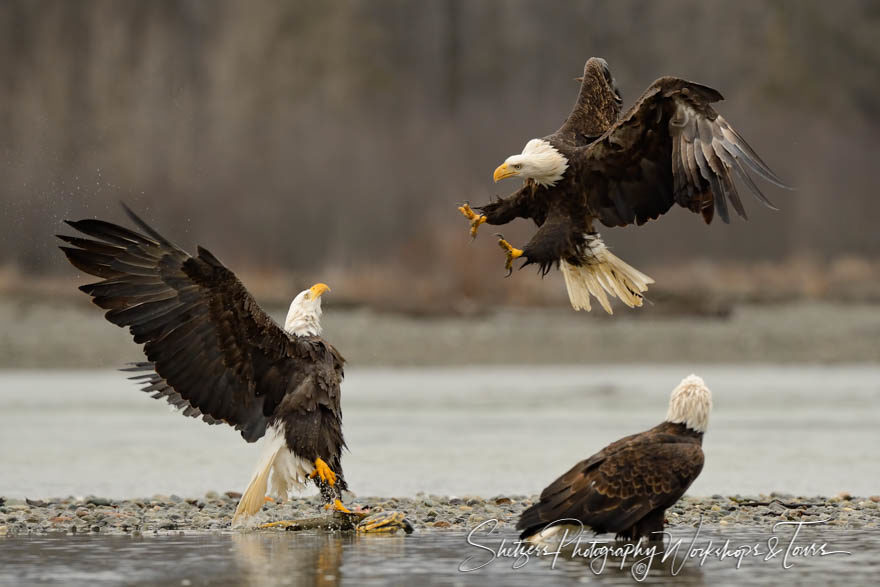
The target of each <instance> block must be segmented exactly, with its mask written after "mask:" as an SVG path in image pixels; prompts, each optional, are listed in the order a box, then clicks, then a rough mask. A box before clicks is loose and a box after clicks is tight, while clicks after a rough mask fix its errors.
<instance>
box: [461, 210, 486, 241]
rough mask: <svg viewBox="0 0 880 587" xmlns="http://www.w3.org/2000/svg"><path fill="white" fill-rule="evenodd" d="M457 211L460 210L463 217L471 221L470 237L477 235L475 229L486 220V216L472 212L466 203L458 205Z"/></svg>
mask: <svg viewBox="0 0 880 587" xmlns="http://www.w3.org/2000/svg"><path fill="white" fill-rule="evenodd" d="M458 211H459V212H461V213H462V214H463V215H464V217H465V218H467V219H468V220H470V221H471V238H476V237H477V229H478V228H480V225H481V224H482V223H484V222H486V217H485V216H483V215H482V214H477V213H476V212H474V211H473V210H472V209H471V207H470V206H469V205H468V204H463V205H461V206H459V207H458Z"/></svg>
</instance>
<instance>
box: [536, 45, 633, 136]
mask: <svg viewBox="0 0 880 587" xmlns="http://www.w3.org/2000/svg"><path fill="white" fill-rule="evenodd" d="M620 104H621V99H620V92H619V91H618V90H617V87H616V85H615V84H614V78H612V77H611V71H610V70H609V69H608V64H607V63H606V62H605V60H604V59H599V58H597V57H592V58H591V59H590V60H589V61H587V63H586V64H585V65H584V75H583V77H582V78H581V89H580V92H579V93H578V98H577V102H575V104H574V108H572V110H571V113H570V114H569V115H568V118H567V119H566V121H565V123H563V125H562V127H561V128H560V129H559V130H558V131H556V132H555V133H554V134H553V136H554V137H556V138H557V139H558V140H560V141H563V142H566V143H568V144H571V145H573V146H575V145H576V146H582V145H587V144H589V143H590V142H592V141H594V140H596V139H597V138H598V137H600V136H602V134H604V133H605V131H607V130H608V129H609V128H610V127H611V125H612V124H614V122H615V121H616V120H617V117H618V116H619V115H620Z"/></svg>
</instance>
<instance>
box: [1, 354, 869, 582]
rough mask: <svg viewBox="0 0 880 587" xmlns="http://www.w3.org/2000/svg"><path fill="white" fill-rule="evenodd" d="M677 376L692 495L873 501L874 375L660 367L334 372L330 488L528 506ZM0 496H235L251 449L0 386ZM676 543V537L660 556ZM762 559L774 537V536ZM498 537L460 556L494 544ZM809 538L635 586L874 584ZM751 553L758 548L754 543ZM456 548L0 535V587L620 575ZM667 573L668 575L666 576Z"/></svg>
mask: <svg viewBox="0 0 880 587" xmlns="http://www.w3.org/2000/svg"><path fill="white" fill-rule="evenodd" d="M691 371H695V372H697V373H698V374H700V375H702V376H703V377H704V378H705V380H706V382H707V383H708V384H709V386H710V387H711V388H712V390H713V394H714V411H713V413H712V417H711V421H710V426H709V431H708V433H707V435H706V438H705V442H704V449H705V452H706V466H705V469H704V470H703V473H702V475H701V476H700V478H699V479H698V480H697V481H696V482H695V483H694V485H693V487H692V488H691V490H690V494H692V495H709V494H713V493H722V494H734V493H740V494H755V493H769V492H770V491H781V492H788V493H794V494H799V495H816V494H823V495H829V494H835V493H837V492H840V491H848V492H850V493H852V494H855V495H870V494H876V493H880V460H878V459H877V458H876V447H877V446H878V445H880V426H878V423H880V413H878V406H880V368H878V367H872V366H834V367H825V366H811V367H774V366H758V367H756V366H748V367H745V366H743V367H736V366H724V367H718V366H706V365H703V366H663V367H656V366H655V367H645V366H639V367H625V366H615V367H583V368H580V367H555V368H531V367H530V368H516V367H512V368H499V367H491V368H476V367H469V368H461V369H459V368H455V369H388V370H385V369H371V370H355V369H353V370H350V371H349V372H348V374H347V378H346V382H345V384H344V388H343V396H344V399H343V407H344V412H345V433H346V438H347V440H348V443H349V445H350V447H351V452H350V453H347V454H346V455H345V457H344V460H343V464H344V467H345V473H346V477H347V478H348V481H349V484H350V486H351V487H352V488H353V489H354V490H355V491H356V492H357V493H358V494H360V495H364V496H368V495H382V496H395V495H396V496H404V495H413V494H415V493H417V492H419V491H424V492H427V493H433V494H447V495H448V494H453V495H471V494H473V495H482V496H487V497H488V496H494V495H497V494H531V493H536V492H538V491H539V490H540V489H541V488H542V487H544V486H545V485H546V484H547V483H548V482H549V481H551V480H552V479H554V478H555V477H556V476H557V475H558V474H560V473H562V472H563V471H565V470H566V469H567V468H568V467H569V466H570V465H571V464H573V463H574V462H575V461H577V460H579V459H582V458H584V457H586V456H588V455H589V454H591V453H592V452H594V451H596V450H598V449H599V448H601V447H602V446H604V445H605V444H607V443H608V442H610V441H612V440H615V439H617V438H619V437H620V436H623V435H625V434H629V433H631V432H634V431H638V430H641V429H644V428H647V427H649V426H651V425H653V424H655V423H657V422H658V421H660V420H661V419H662V418H663V416H664V415H665V412H666V403H667V400H668V396H669V391H670V390H671V389H672V388H673V387H674V386H675V385H676V383H677V382H678V381H679V379H680V378H681V377H683V376H684V375H687V374H688V373H690V372H691ZM0 409H2V415H0V418H2V426H0V495H5V496H7V497H25V496H27V497H32V498H34V497H55V496H67V495H76V496H79V495H87V494H95V495H100V496H105V497H115V498H123V497H136V496H149V495H152V494H157V493H158V494H178V495H182V496H187V497H189V496H199V495H201V494H203V493H205V492H206V491H209V490H219V491H225V490H229V489H237V490H240V489H241V488H242V487H243V486H244V485H245V483H246V482H247V480H248V478H249V476H250V472H251V467H252V466H253V465H254V463H255V461H256V459H257V453H258V449H257V448H256V447H254V446H252V445H246V444H245V443H244V442H242V441H241V439H240V438H239V437H238V436H237V435H236V434H235V433H234V432H233V431H231V430H229V429H225V428H224V427H219V426H218V427H209V426H206V425H205V424H204V423H202V422H199V421H196V420H191V419H187V418H183V417H181V416H179V415H177V414H173V413H170V410H169V408H168V407H167V406H165V405H164V404H162V403H161V402H158V401H156V400H152V399H150V398H149V397H148V396H147V395H146V394H143V393H140V392H138V391H137V389H136V387H135V386H134V385H133V384H132V383H131V382H129V381H127V380H126V379H125V378H124V376H123V374H120V373H117V372H112V371H98V372H95V371H45V372H37V371H7V372H0ZM693 535H694V530H691V529H688V528H676V529H675V530H674V532H673V537H672V543H674V542H675V541H676V540H681V541H683V542H684V544H685V546H684V547H682V554H683V553H684V552H686V550H687V549H686V547H687V545H688V544H689V543H690V541H691V540H692V539H693ZM780 536H781V538H780V542H779V546H778V547H777V548H779V547H785V546H786V545H787V544H788V542H790V537H791V529H790V528H786V529H782V530H781V531H780ZM502 538H507V539H508V540H512V539H513V538H514V536H513V535H506V534H501V535H500V536H497V535H493V536H484V537H483V538H482V539H478V540H477V541H478V542H480V543H481V544H483V545H484V546H490V547H497V546H498V543H499V542H500V540H501V539H502ZM770 538H771V535H770V531H769V530H766V529H762V530H756V529H751V528H741V529H736V530H730V531H725V532H723V533H722V532H720V531H719V530H718V529H703V530H702V531H701V534H700V536H699V539H698V540H696V542H695V544H696V545H697V546H706V544H707V542H708V541H709V540H712V541H714V544H715V546H718V545H719V544H721V543H723V542H724V541H725V540H730V543H729V546H730V548H732V549H734V550H736V549H737V548H739V551H740V552H742V548H741V547H743V546H744V545H752V544H762V545H766V544H767V541H768V539H770ZM825 542H827V547H826V551H839V550H842V551H848V552H850V553H851V554H849V555H844V554H837V555H827V556H819V555H818V554H815V553H814V554H813V555H811V556H801V557H796V558H794V559H793V560H794V564H793V566H792V567H791V568H788V569H785V568H784V567H783V563H782V560H781V558H782V555H779V556H776V557H772V558H771V559H770V560H765V557H766V553H765V554H764V556H760V555H757V554H756V555H754V556H751V555H750V556H746V557H745V558H744V560H743V563H742V568H740V569H737V568H736V560H735V559H733V558H729V557H728V558H726V559H724V560H718V558H717V556H710V557H709V558H708V559H707V560H706V561H705V562H704V563H702V564H700V562H699V560H698V558H699V557H697V558H691V559H689V560H688V561H687V562H686V563H685V564H684V565H683V566H681V565H679V567H680V568H677V567H676V565H674V564H669V563H666V564H660V563H659V562H655V563H654V564H653V565H652V567H651V573H650V575H649V582H650V583H652V584H655V583H669V584H673V583H674V584H695V585H697V584H704V583H705V584H719V583H720V584H765V583H780V582H785V583H789V582H790V583H799V584H806V583H815V584H829V583H835V582H837V583H842V584H849V585H857V584H866V583H868V582H869V581H870V580H873V579H875V578H876V576H877V573H878V571H880V566H878V565H880V535H878V533H877V532H876V531H860V530H854V531H841V530H833V529H831V528H805V529H803V531H802V533H801V535H800V536H799V538H798V540H797V541H796V544H799V545H802V546H809V545H811V544H815V545H816V546H815V547H814V548H818V545H821V544H822V543H825ZM765 548H766V547H765ZM487 553H488V551H487V550H485V549H482V548H478V547H475V546H470V545H468V543H467V537H466V535H465V534H464V533H462V532H441V531H423V532H417V533H416V534H414V535H411V536H395V537H381V536H348V537H338V536H336V537H334V536H328V535H325V534H317V533H315V534H293V533H271V534H265V533H264V534H232V533H225V534H199V533H187V534H186V535H168V536H143V537H114V536H76V537H65V536H60V537H59V536H51V537H21V538H10V537H7V538H5V539H0V584H4V585H5V584H9V585H27V584H65V585H103V584H108V585H109V584H133V585H135V584H136V585H154V584H169V583H170V584H176V585H201V584H212V585H235V584H245V585H248V584H253V585H256V584H276V585H299V584H317V585H334V584H340V583H342V584H349V585H371V584H376V585H379V584H401V585H404V584H405V585H411V584H414V583H419V584H423V585H470V584H486V583H487V582H492V583H498V584H505V585H526V584H529V585H532V584H534V583H535V582H536V581H538V582H548V581H551V582H553V583H554V584H582V583H589V582H598V583H602V584H633V583H634V579H633V576H632V571H633V566H632V564H631V561H630V562H628V563H627V564H624V565H623V569H622V570H621V568H620V566H621V565H620V561H619V559H614V558H613V557H612V558H611V559H610V561H609V562H608V564H607V565H606V567H605V568H604V569H602V570H601V572H597V567H596V566H595V563H594V566H593V567H590V566H588V564H587V563H585V562H584V561H583V560H579V559H578V560H571V559H570V558H566V557H565V556H562V557H560V559H559V560H558V562H557V564H556V565H555V567H554V568H551V566H552V565H551V562H550V560H548V559H547V558H546V557H542V558H540V559H534V558H533V559H532V560H530V562H529V563H528V564H527V565H525V566H524V567H522V568H519V569H514V568H513V559H508V558H499V559H498V560H495V561H494V562H492V563H491V564H489V565H487V566H486V567H484V568H482V569H480V570H479V571H476V572H473V573H462V572H460V570H459V567H460V566H461V565H462V563H463V562H464V561H465V559H467V558H468V557H476V558H475V559H472V561H477V562H482V561H485V560H486V558H487V556H488V554H487ZM676 569H677V570H676Z"/></svg>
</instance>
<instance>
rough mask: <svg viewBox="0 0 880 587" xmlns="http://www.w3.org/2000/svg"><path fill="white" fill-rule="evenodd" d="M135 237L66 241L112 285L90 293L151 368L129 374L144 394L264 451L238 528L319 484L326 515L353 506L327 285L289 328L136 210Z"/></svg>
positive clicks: (98, 226) (92, 287)
mask: <svg viewBox="0 0 880 587" xmlns="http://www.w3.org/2000/svg"><path fill="white" fill-rule="evenodd" d="M125 210H126V212H127V213H128V215H129V217H130V218H131V220H132V221H133V222H134V223H135V224H136V225H137V226H138V227H139V228H140V230H141V232H135V231H133V230H129V229H127V228H124V227H122V226H119V225H116V224H112V223H110V222H105V221H102V220H79V221H75V222H72V221H67V224H68V225H70V226H71V227H73V228H74V229H75V230H77V231H79V232H80V233H83V234H84V235H86V236H88V237H91V238H81V237H78V236H67V235H59V236H58V238H60V239H61V240H63V241H64V242H66V243H67V244H68V245H70V246H62V247H61V249H62V250H63V251H64V253H65V255H67V258H68V260H69V261H70V262H71V263H72V264H73V265H74V266H75V267H77V268H78V269H80V270H82V271H84V272H86V273H89V274H91V275H94V276H96V277H99V278H101V281H98V282H97V283H91V284H88V285H83V286H81V287H80V289H81V290H82V291H84V292H85V293H87V294H89V295H90V296H91V297H92V301H93V302H94V303H95V304H97V305H98V306H100V307H101V308H104V309H105V310H107V313H106V314H105V317H106V318H107V320H109V321H110V322H112V323H113V324H116V325H117V326H121V327H128V329H129V331H130V332H131V334H132V335H133V336H134V341H135V342H136V343H139V344H142V345H143V351H144V354H145V355H146V357H147V359H148V361H146V362H142V363H138V364H136V365H135V366H134V367H132V368H131V369H129V370H130V371H142V372H143V373H142V374H140V375H136V376H135V377H133V378H134V379H138V380H140V381H141V382H142V383H143V385H144V387H143V391H145V392H148V393H151V394H152V397H154V398H159V399H161V398H164V399H165V400H166V401H168V403H170V404H171V405H173V406H175V407H177V408H180V409H181V410H182V411H183V414H184V415H186V416H191V417H194V418H198V417H201V418H202V419H203V420H204V421H205V422H207V423H208V424H221V423H225V424H229V425H230V426H233V427H234V428H235V429H236V430H238V431H239V432H240V433H241V435H242V437H243V438H244V439H245V440H246V441H247V442H255V441H257V440H259V439H261V438H262V439H263V443H264V449H263V454H262V457H261V459H260V462H259V464H258V466H257V468H256V471H255V472H254V475H253V477H252V479H251V482H250V484H249V485H248V487H247V489H246V490H245V492H244V494H243V495H242V498H241V501H240V502H239V504H238V508H237V509H236V512H235V516H234V519H233V520H234V522H238V521H241V520H243V519H245V518H247V517H248V516H251V515H253V514H254V513H256V512H257V511H258V510H259V509H260V508H261V507H262V506H263V504H264V497H265V495H266V493H267V485H268V483H269V479H270V474H271V484H272V492H273V493H274V494H275V495H277V496H278V497H280V498H283V499H286V498H287V495H288V492H289V491H290V490H291V489H293V488H297V487H302V486H304V485H305V484H306V483H307V482H308V481H309V480H310V479H311V480H312V481H313V482H314V483H315V484H316V485H317V486H318V489H319V491H320V493H321V496H322V498H323V500H324V502H325V503H326V507H328V508H333V509H334V510H336V511H340V512H348V510H347V509H346V508H345V506H344V505H343V504H342V501H341V497H342V491H344V490H345V489H346V488H347V486H346V482H345V478H344V477H343V474H342V466H341V462H340V460H341V455H342V449H343V448H344V447H345V440H344V439H343V436H342V410H341V408H340V384H341V382H342V376H343V364H344V359H343V358H342V355H340V354H339V352H338V351H337V350H336V349H335V348H334V347H333V345H331V344H330V343H328V342H327V341H326V340H324V339H323V338H321V323H320V319H321V314H322V310H321V296H322V295H323V294H324V293H325V292H327V291H329V288H328V287H327V286H326V285H324V284H323V283H318V284H316V285H313V286H312V287H310V288H309V289H307V290H305V291H303V292H300V293H299V295H297V296H296V298H295V299H294V300H293V302H292V303H291V304H290V309H289V311H288V313H287V319H286V320H285V324H284V327H283V328H282V327H281V326H279V325H278V324H276V323H275V321H274V320H272V318H270V317H269V315H268V314H266V312H264V311H263V310H262V309H261V308H260V306H259V305H257V303H256V301H255V300H254V298H253V297H252V296H251V295H250V293H248V291H247V289H245V287H244V285H242V283H241V281H239V280H238V278H237V277H236V276H235V274H234V273H233V272H232V271H230V270H229V269H227V268H226V267H225V266H224V265H223V263H221V262H220V261H219V260H218V259H217V258H216V257H215V256H214V255H212V254H211V253H210V252H208V251H207V250H206V249H203V248H202V247H199V248H198V254H197V255H196V256H195V257H193V256H190V255H189V254H187V253H186V252H184V251H183V250H182V249H181V248H180V247H178V246H177V245H175V244H173V243H172V242H170V241H168V240H167V239H165V238H164V237H163V236H162V235H160V234H159V233H158V232H156V231H155V230H154V229H152V228H151V227H150V226H148V225H147V224H146V223H145V222H144V221H143V220H141V219H140V218H138V217H137V216H136V215H135V214H134V213H133V212H131V210H129V209H128V208H127V207H126V208H125Z"/></svg>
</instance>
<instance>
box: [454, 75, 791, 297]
mask: <svg viewBox="0 0 880 587" xmlns="http://www.w3.org/2000/svg"><path fill="white" fill-rule="evenodd" d="M721 99H722V97H721V94H719V93H718V92H717V91H715V90H713V89H712V88H708V87H706V86H703V85H700V84H696V83H693V82H688V81H686V80H682V79H679V78H674V77H663V78H660V79H658V80H657V81H655V82H654V83H653V84H651V86H650V87H649V88H648V89H647V90H646V91H645V93H644V94H643V95H642V96H641V98H639V100H638V101H637V102H636V103H635V104H634V105H633V106H632V108H630V109H629V110H628V111H627V112H626V113H625V114H623V115H622V116H621V115H620V95H619V93H618V91H617V89H616V88H615V86H614V82H613V79H612V77H611V74H610V72H609V70H608V66H607V64H606V63H605V62H604V60H601V59H596V58H593V59H590V60H589V61H588V62H587V64H586V66H585V68H584V77H583V81H582V83H581V89H580V94H579V96H578V100H577V102H576V104H575V106H574V109H573V110H572V112H571V114H570V115H569V117H568V119H567V120H566V121H565V123H564V124H563V125H562V127H561V128H560V129H559V130H558V131H556V132H555V133H553V134H551V135H548V136H546V137H544V138H543V139H541V140H542V141H545V142H546V143H549V145H551V146H552V147H553V148H554V149H555V150H556V151H557V152H558V154H559V155H561V156H562V157H564V160H565V163H566V164H567V168H566V169H565V171H564V173H563V174H562V176H561V178H559V179H556V180H555V181H552V182H543V184H542V180H541V177H540V176H539V175H536V176H530V175H529V174H528V173H527V172H526V170H525V169H523V170H522V171H520V170H519V169H518V168H517V169H512V168H511V167H515V166H508V165H507V162H505V164H504V165H502V166H501V167H499V169H498V170H496V181H497V180H498V179H499V178H504V177H511V176H516V175H519V176H522V177H523V178H524V179H525V183H524V185H523V187H522V188H521V189H519V190H518V191H516V192H515V193H513V194H511V195H510V196H508V197H506V198H499V199H497V200H496V201H494V202H491V203H489V204H486V205H484V206H479V207H475V209H476V210H477V211H479V212H480V213H482V217H477V218H475V220H476V222H475V225H474V229H473V232H475V231H476V227H477V226H479V224H480V223H481V222H486V223H488V224H495V225H501V224H507V223H508V222H510V221H512V220H514V219H515V218H530V219H532V220H533V221H534V222H535V224H537V225H538V226H539V227H540V228H539V230H538V231H537V232H536V233H535V235H534V236H533V237H532V239H531V240H530V241H529V242H528V243H527V244H526V245H525V246H524V247H523V248H522V250H521V251H519V250H516V253H515V254H514V258H516V257H522V258H523V259H524V260H525V263H524V265H523V266H525V265H528V264H537V265H538V266H539V267H540V268H541V271H542V273H543V274H546V273H547V272H548V271H549V270H550V269H551V268H552V267H553V266H558V265H559V264H560V263H567V264H569V265H570V266H572V267H585V266H590V265H598V264H601V263H602V262H603V258H602V257H603V256H604V255H605V253H606V252H605V250H604V246H601V247H600V246H599V244H600V243H601V240H599V236H598V234H597V232H596V231H597V228H598V227H597V221H598V223H601V224H603V225H605V226H627V225H630V224H636V225H641V224H644V223H645V222H647V221H649V220H653V219H656V218H658V217H659V216H661V215H662V214H665V213H666V212H667V211H669V209H670V208H671V207H672V206H673V204H678V205H679V206H682V207H684V208H687V209H688V210H691V211H693V212H696V213H699V214H701V215H702V217H703V219H704V220H705V222H706V223H710V222H711V221H712V219H713V218H714V216H715V214H716V213H717V214H718V216H720V217H721V219H722V220H723V221H724V222H729V218H730V214H729V211H728V210H729V208H728V207H729V206H731V207H733V209H734V210H735V211H736V213H737V214H739V215H740V216H742V217H743V218H746V212H745V208H744V207H743V205H742V202H741V201H740V198H739V194H738V192H737V189H736V187H735V185H734V181H733V177H734V175H736V176H739V177H740V178H741V180H742V181H743V182H744V183H745V184H746V185H747V186H748V187H749V188H750V190H751V191H752V192H753V193H754V194H755V196H756V197H757V198H758V199H759V200H760V201H761V202H763V203H764V204H765V205H767V206H769V207H771V208H772V207H773V206H772V204H771V203H770V201H769V200H768V199H767V198H766V197H765V196H764V195H763V194H762V193H761V191H760V190H759V189H758V187H757V186H756V185H755V183H754V182H753V181H752V179H751V178H750V177H749V175H748V173H747V171H746V170H747V169H748V170H751V171H752V172H754V173H756V174H757V175H759V176H761V177H763V178H764V179H766V180H768V181H770V182H772V183H775V184H776V185H779V186H783V184H782V181H781V180H780V179H779V178H778V177H777V176H776V175H775V174H774V173H773V172H772V171H771V170H770V169H769V168H768V167H767V165H766V164H765V163H764V162H763V161H762V160H761V158H760V157H759V156H758V155H757V154H756V153H755V152H754V150H752V148H751V147H749V145H748V144H747V143H746V142H745V140H744V139H743V138H742V137H741V136H740V135H739V134H738V133H737V132H736V131H735V130H734V129H733V128H732V127H730V125H729V124H728V123H727V122H726V121H725V120H724V118H722V117H721V116H720V115H719V114H718V113H717V112H716V111H715V110H714V109H713V108H712V106H711V104H712V103H713V102H717V101H719V100H721ZM514 157H517V158H519V159H518V160H528V155H527V153H526V151H524V152H523V155H522V156H514ZM514 157H511V158H509V160H510V159H513V158H514ZM548 183H552V185H548ZM783 187H784V186H783ZM462 211H463V212H464V213H465V214H466V215H469V217H471V216H470V215H471V214H472V213H471V212H470V210H469V209H462ZM616 261H619V260H618V259H616V258H615V259H613V260H612V262H611V263H610V265H611V267H610V269H609V270H608V271H604V270H603V271H598V272H597V276H598V279H599V282H598V283H599V284H600V285H602V288H603V289H605V290H606V291H607V292H608V293H609V294H611V295H612V296H613V295H618V296H620V294H623V296H622V297H621V299H622V300H623V301H625V302H627V303H628V305H640V304H641V291H643V290H644V289H645V288H646V287H647V284H648V283H652V280H650V278H647V276H644V275H641V274H638V272H635V273H634V274H633V275H632V279H629V278H628V277H629V276H627V275H625V274H626V273H627V272H628V269H631V268H629V266H626V265H625V264H620V265H618V266H617V267H615V265H617V263H616ZM615 269H616V271H617V273H618V274H621V273H622V274H623V275H615V274H614V271H615ZM567 279H568V276H567ZM606 280H610V281H620V288H618V287H617V284H607V285H608V287H605V286H606V283H604V281H606ZM633 288H635V289H636V291H630V290H632V289H633ZM618 289H621V291H617V290H618ZM569 293H570V294H571V293H572V292H571V287H569ZM590 293H593V295H596V297H599V298H600V301H602V300H601V296H604V294H599V293H598V292H593V291H592V287H591V289H590ZM630 294H632V295H630ZM572 303H573V304H574V305H575V307H577V303H576V300H575V298H574V297H572ZM603 306H606V309H608V310H609V311H610V308H609V307H607V304H605V303H603ZM586 307H587V309H589V305H588V303H587V306H586Z"/></svg>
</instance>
